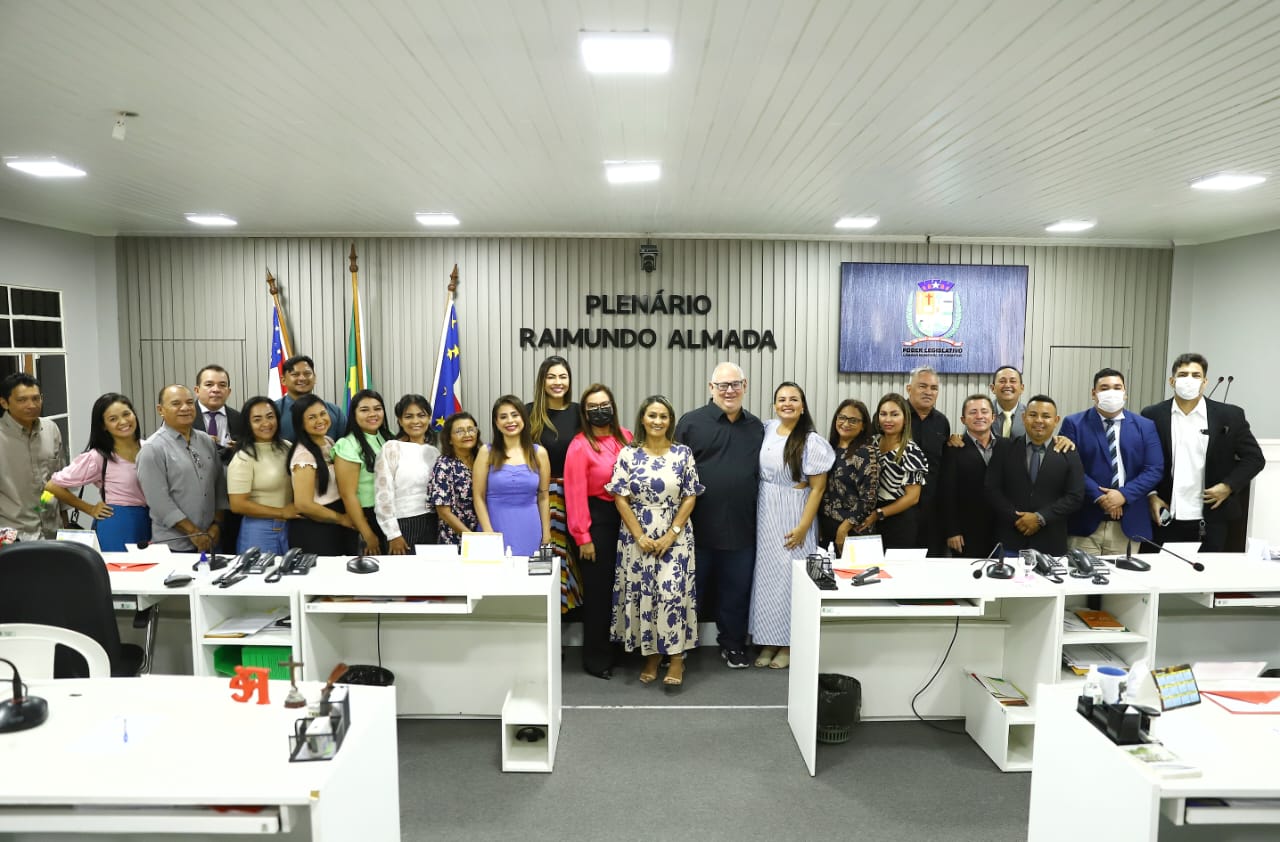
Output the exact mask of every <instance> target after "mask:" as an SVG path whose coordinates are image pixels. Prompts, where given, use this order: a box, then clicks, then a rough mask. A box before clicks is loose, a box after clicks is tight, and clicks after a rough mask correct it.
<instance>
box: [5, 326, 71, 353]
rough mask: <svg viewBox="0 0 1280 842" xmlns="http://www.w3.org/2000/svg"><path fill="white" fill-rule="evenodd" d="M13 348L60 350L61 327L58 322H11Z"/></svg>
mask: <svg viewBox="0 0 1280 842" xmlns="http://www.w3.org/2000/svg"><path fill="white" fill-rule="evenodd" d="M12 347H15V348H61V347H62V325H61V324H59V323H58V322H43V321H41V322H37V321H28V320H27V319H14V320H13V346H12Z"/></svg>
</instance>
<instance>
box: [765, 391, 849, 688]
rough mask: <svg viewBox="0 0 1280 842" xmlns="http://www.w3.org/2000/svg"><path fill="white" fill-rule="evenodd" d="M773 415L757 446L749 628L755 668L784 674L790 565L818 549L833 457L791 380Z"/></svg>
mask: <svg viewBox="0 0 1280 842" xmlns="http://www.w3.org/2000/svg"><path fill="white" fill-rule="evenodd" d="M773 412H774V415H775V417H774V418H773V419H772V420H771V421H769V423H767V424H766V425H765V428H764V444H763V445H762V446H761V448H760V496H759V501H758V503H757V505H756V572H755V579H754V580H753V581H752V584H751V621H750V628H751V638H752V640H753V642H755V644H756V645H758V646H759V647H760V654H759V656H758V657H757V658H756V661H755V665H756V666H757V667H771V668H773V669H784V668H786V667H787V665H788V664H790V663H791V560H792V559H797V558H804V557H805V556H807V555H808V554H809V553H811V552H813V551H814V550H816V549H817V547H818V527H817V516H818V509H819V508H820V507H821V505H822V493H823V491H825V490H826V487H827V471H829V470H831V466H832V464H833V463H834V462H835V460H836V453H835V451H834V450H833V449H832V448H831V445H830V443H828V442H827V440H826V439H824V438H823V437H822V436H821V435H819V434H818V432H817V431H816V430H815V429H814V427H813V416H812V415H810V414H809V403H808V401H806V400H805V397H804V391H803V390H802V389H801V388H800V387H799V386H798V385H796V384H795V383H792V382H790V381H787V382H784V383H782V384H781V385H780V386H778V388H777V389H775V390H774V392H773Z"/></svg>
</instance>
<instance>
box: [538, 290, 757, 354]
mask: <svg viewBox="0 0 1280 842" xmlns="http://www.w3.org/2000/svg"><path fill="white" fill-rule="evenodd" d="M584 303H585V305H586V313H587V316H591V315H593V314H598V315H601V316H655V315H656V316H705V315H707V314H708V313H710V312H711V299H710V298H708V297H707V296H705V295H675V294H672V295H667V294H665V293H664V292H663V291H662V290H658V291H657V292H656V293H654V294H652V295H649V294H644V295H587V296H586V297H585V299H584ZM657 344H658V333H657V331H655V330H654V329H653V328H649V327H641V328H629V327H619V328H567V327H544V328H543V329H542V330H541V331H539V330H536V329H534V328H531V327H522V328H520V347H521V348H636V347H639V348H652V347H654V346H655V345H657ZM667 347H668V348H684V349H687V350H696V349H704V348H715V349H717V350H742V351H756V350H759V351H765V350H769V351H776V350H778V343H777V342H776V341H775V340H774V338H773V331H772V330H750V329H745V328H744V329H739V328H730V329H727V330H726V329H723V328H720V329H716V330H710V329H708V328H700V329H698V330H694V329H692V328H676V329H674V330H672V331H671V335H670V336H669V337H668V338H667Z"/></svg>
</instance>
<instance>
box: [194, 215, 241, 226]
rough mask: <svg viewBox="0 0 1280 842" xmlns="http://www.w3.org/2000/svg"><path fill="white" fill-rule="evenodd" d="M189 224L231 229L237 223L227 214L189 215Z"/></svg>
mask: <svg viewBox="0 0 1280 842" xmlns="http://www.w3.org/2000/svg"><path fill="white" fill-rule="evenodd" d="M186 216H187V222H190V223H193V224H195V225H207V226H209V227H211V228H231V227H233V226H234V225H235V224H236V221H235V220H234V219H232V218H231V217H229V216H227V215H226V214H225V213H189V214H187V215H186Z"/></svg>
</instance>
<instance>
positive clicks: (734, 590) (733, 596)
mask: <svg viewBox="0 0 1280 842" xmlns="http://www.w3.org/2000/svg"><path fill="white" fill-rule="evenodd" d="M694 553H695V556H694V564H695V565H696V567H695V568H694V571H695V572H694V581H695V583H696V585H697V588H698V619H699V620H706V619H711V618H713V617H714V618H715V621H716V631H717V640H718V641H719V643H720V645H721V646H723V647H724V648H726V649H746V648H747V619H748V617H749V615H750V613H751V580H752V578H753V577H754V576H755V571H756V548H755V546H754V545H753V546H750V547H741V548H738V549H733V550H721V549H716V548H715V547H708V546H705V545H703V544H698V543H696V539H695V544H694Z"/></svg>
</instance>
